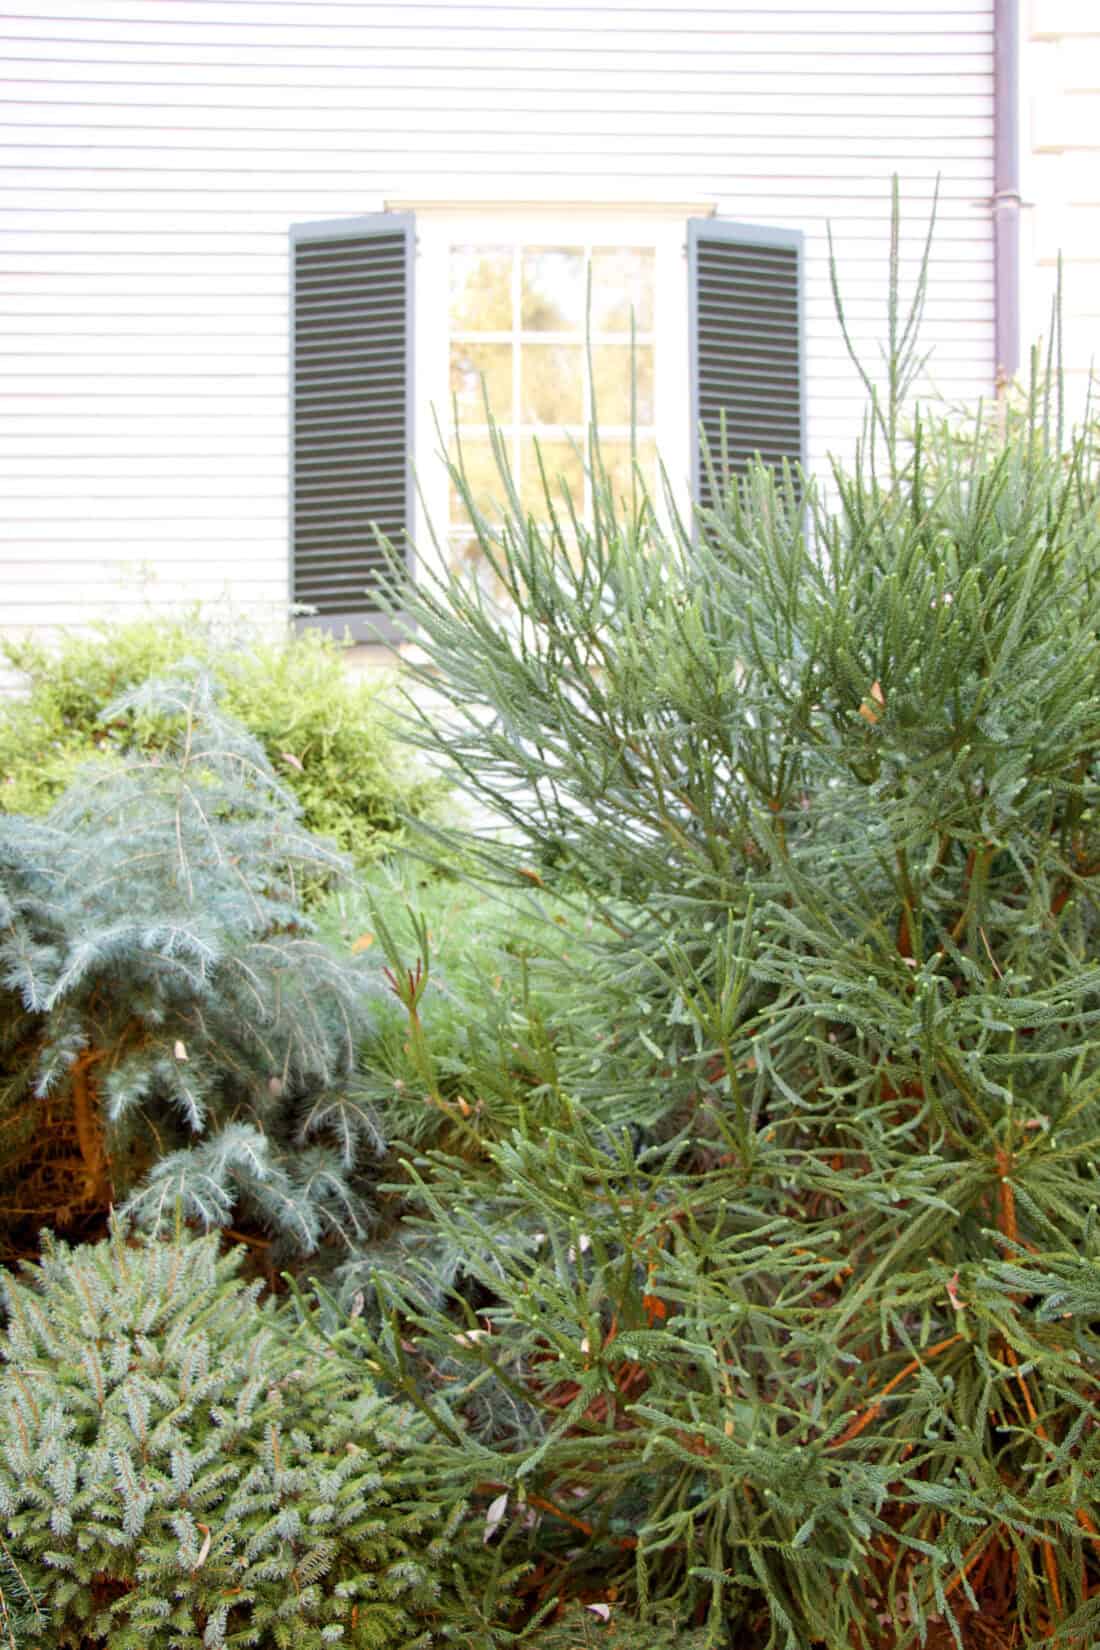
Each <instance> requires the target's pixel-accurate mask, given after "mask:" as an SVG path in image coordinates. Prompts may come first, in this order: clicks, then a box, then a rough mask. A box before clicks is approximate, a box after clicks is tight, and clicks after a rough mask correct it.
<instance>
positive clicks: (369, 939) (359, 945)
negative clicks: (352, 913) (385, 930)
mask: <svg viewBox="0 0 1100 1650" xmlns="http://www.w3.org/2000/svg"><path fill="white" fill-rule="evenodd" d="M373 944H374V935H373V934H360V936H359V938H358V939H357V940H353V941H352V944H351V949H352V951H356V952H357V951H366V950H368V949H369V948H370V947H371V946H372V945H373Z"/></svg>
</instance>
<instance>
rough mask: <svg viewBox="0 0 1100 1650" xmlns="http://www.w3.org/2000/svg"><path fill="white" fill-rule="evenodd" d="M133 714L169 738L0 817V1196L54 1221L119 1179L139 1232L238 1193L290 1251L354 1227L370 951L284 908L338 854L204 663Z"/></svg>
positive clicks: (147, 691)
mask: <svg viewBox="0 0 1100 1650" xmlns="http://www.w3.org/2000/svg"><path fill="white" fill-rule="evenodd" d="M130 712H133V713H135V714H140V715H149V716H154V715H155V716H156V717H158V718H161V719H171V721H172V722H173V723H174V726H175V736H174V740H173V742H172V744H171V745H170V746H169V747H168V748H167V749H165V750H164V751H162V752H160V753H159V754H158V753H154V754H147V753H141V752H139V753H136V754H134V755H132V756H130V757H128V758H127V759H125V760H120V761H118V762H115V763H112V764H110V765H109V766H107V767H105V768H93V769H91V770H88V772H87V773H86V774H85V775H84V776H83V777H82V778H81V779H80V780H78V781H77V782H76V783H75V784H74V785H73V786H71V787H70V789H69V790H68V791H67V792H66V793H65V794H64V796H63V797H62V798H61V800H60V801H59V802H58V803H57V804H56V805H55V806H54V808H53V809H52V810H51V811H50V813H49V814H48V815H47V816H46V817H45V818H44V819H31V818H24V817H22V816H19V815H10V816H3V815H0V1142H2V1146H0V1195H2V1203H3V1209H4V1213H5V1215H6V1217H7V1219H8V1221H9V1223H12V1224H14V1223H16V1222H18V1221H19V1220H21V1219H22V1220H24V1221H28V1220H33V1221H35V1222H36V1223H37V1222H41V1221H42V1220H43V1219H49V1220H50V1221H51V1222H52V1223H53V1224H54V1225H55V1226H56V1227H59V1228H63V1227H64V1226H65V1225H66V1223H67V1222H71V1221H72V1219H73V1218H74V1216H75V1215H76V1214H78V1213H85V1214H86V1213H89V1212H91V1213H92V1214H94V1213H96V1212H99V1213H100V1214H102V1213H103V1212H105V1211H106V1208H107V1206H108V1205H109V1204H110V1203H112V1202H114V1201H117V1200H118V1199H120V1198H121V1197H124V1196H126V1195H127V1194H130V1198H131V1202H130V1207H131V1208H132V1210H133V1211H134V1212H135V1214H136V1215H137V1217H138V1218H139V1219H140V1220H141V1221H142V1222H143V1223H145V1224H147V1225H148V1226H149V1227H150V1229H154V1230H158V1229H161V1228H163V1227H165V1226H167V1227H168V1229H171V1227H172V1225H173V1223H174V1221H175V1219H176V1218H177V1214H178V1213H179V1212H182V1214H183V1215H184V1216H185V1217H186V1218H187V1219H189V1220H194V1221H196V1222H198V1223H199V1224H201V1225H202V1226H205V1227H211V1226H224V1225H227V1224H228V1223H229V1222H230V1221H231V1220H232V1219H233V1218H234V1216H235V1211H236V1210H238V1209H243V1210H244V1211H245V1212H246V1213H247V1214H248V1216H249V1218H251V1219H253V1220H259V1221H260V1222H262V1223H263V1224H264V1225H265V1226H267V1227H269V1228H270V1229H271V1230H272V1231H273V1233H274V1234H275V1236H276V1237H277V1239H278V1240H279V1241H280V1242H281V1243H282V1244H284V1245H285V1246H287V1247H289V1248H291V1249H296V1250H298V1251H307V1252H308V1251H310V1250H312V1249H314V1248H315V1247H316V1246H317V1244H318V1243H319V1242H321V1241H322V1239H324V1238H325V1237H327V1236H328V1237H342V1238H343V1239H344V1240H345V1241H348V1242H350V1241H353V1240H355V1239H357V1238H359V1237H361V1236H362V1235H363V1234H364V1232H365V1230H366V1218H367V1217H366V1210H365V1208H364V1206H363V1203H362V1199H361V1197H360V1195H359V1192H358V1191H357V1189H356V1186H355V1184H354V1177H355V1174H356V1171H357V1169H359V1168H360V1167H361V1166H362V1164H363V1161H364V1160H365V1159H366V1158H369V1156H370V1155H371V1153H373V1152H374V1151H376V1149H377V1147H378V1144H379V1138H378V1134H377V1128H376V1125H375V1122H374V1118H373V1114H372V1113H371V1110H370V1108H369V1106H368V1105H367V1104H366V1102H365V1101H364V1099H363V1098H362V1096H361V1094H359V1093H358V1091H357V1086H356V1079H355V1064H356V1054H357V1047H358V1040H359V1037H360V1035H361V1032H362V1029H363V1027H364V1025H365V1023H366V1015H367V1003H368V999H369V996H370V993H371V990H372V980H373V971H372V970H371V969H370V967H369V964H368V963H367V962H365V961H364V960H363V959H357V958H352V957H348V956H346V955H343V956H342V955H340V954H339V953H338V952H337V951H335V950H333V949H332V948H330V947H329V946H328V945H326V944H325V943H323V942H322V941H321V940H320V939H319V938H318V937H317V935H316V934H315V933H314V932H313V924H312V922H311V920H310V919H309V917H308V916H307V915H306V913H305V912H304V910H303V906H302V890H303V886H304V885H305V884H306V883H308V881H309V880H310V879H311V878H315V877H317V876H320V875H323V876H325V877H332V876H338V875H340V874H342V872H343V870H344V861H343V859H342V857H341V856H340V855H339V853H338V852H337V851H336V850H335V849H334V848H333V847H332V846H331V845H330V844H328V843H326V842H325V841H324V840H323V839H321V838H318V837H315V836H313V835H311V833H310V832H308V831H307V830H306V829H304V827H303V826H302V824H301V820H300V810H299V807H298V805H297V803H296V802H295V800H294V798H293V797H292V796H291V794H290V793H289V791H288V790H287V789H286V787H285V786H284V785H283V784H282V783H281V782H280V781H279V780H278V779H277V778H276V776H275V774H274V772H273V771H272V768H271V766H270V764H269V763H268V761H267V759H266V757H265V756H264V754H263V751H262V750H261V748H260V747H259V745H258V743H257V741H256V740H255V739H254V738H253V737H252V736H251V735H250V734H248V733H247V732H246V731H245V730H244V729H243V728H242V727H241V726H240V725H239V724H238V723H236V722H234V721H233V720H232V719H231V718H229V717H227V716H225V715H224V714H223V713H222V712H221V710H220V708H219V706H218V703H217V699H216V697H215V693H214V689H213V687H212V685H211V683H210V681H209V679H208V678H206V677H205V676H204V675H203V674H202V673H201V672H200V673H198V674H195V673H192V674H191V675H190V676H188V677H180V678H179V679H176V680H168V681H161V682H156V683H150V684H147V685H145V686H144V687H142V688H140V689H138V690H136V691H135V693H133V694H132V695H130V696H128V697H127V698H125V699H123V700H121V701H119V702H118V704H117V705H116V706H114V707H111V708H110V709H109V710H108V713H107V714H108V715H109V716H122V715H125V714H127V713H130ZM66 1131H68V1136H71V1138H72V1142H73V1144H72V1150H71V1157H70V1159H69V1160H67V1161H65V1163H64V1168H65V1170H66V1171H67V1173H66V1174H60V1171H59V1175H60V1183H57V1180H58V1176H55V1181H54V1182H51V1183H50V1184H49V1185H46V1184H45V1182H44V1180H43V1176H44V1174H45V1170H46V1169H47V1168H49V1167H50V1165H51V1162H52V1159H51V1152H52V1150H53V1136H54V1135H57V1136H58V1137H66ZM40 1171H41V1172H40ZM36 1193H40V1194H41V1196H40V1197H39V1198H38V1200H37V1201H36ZM51 1199H52V1201H51Z"/></svg>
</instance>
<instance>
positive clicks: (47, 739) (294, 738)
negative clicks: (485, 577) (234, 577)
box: [0, 614, 444, 865]
mask: <svg viewBox="0 0 1100 1650" xmlns="http://www.w3.org/2000/svg"><path fill="white" fill-rule="evenodd" d="M0 650H2V653H3V656H4V657H5V658H6V659H7V661H8V663H9V664H10V665H13V666H14V667H15V668H16V669H17V670H18V671H20V672H21V673H22V675H23V677H24V679H25V682H26V685H27V693H26V696H25V697H23V698H20V699H12V700H10V701H7V702H5V703H3V704H2V705H0V808H5V809H7V810H8V811H9V812H12V813H42V812H44V811H45V810H46V809H47V808H49V807H50V806H51V805H52V803H53V802H55V801H56V800H57V798H58V796H59V795H60V794H61V792H62V791H63V790H64V789H65V788H66V786H67V785H68V784H69V782H70V780H71V777H72V774H73V769H74V766H75V765H76V764H77V763H79V762H84V761H86V760H87V758H88V757H89V756H91V755H93V754H96V753H97V752H99V753H101V754H105V755H106V754H111V753H114V754H120V755H126V754H129V753H132V752H134V751H136V750H141V749H145V750H151V749H152V750H155V749H158V748H160V747H161V746H162V745H163V744H164V743H165V742H166V741H167V740H169V739H170V738H171V734H172V729H171V725H170V724H166V723H165V722H164V721H163V720H162V719H160V718H157V717H149V716H145V717H139V716H135V714H134V713H133V712H131V711H127V712H125V713H120V714H118V715H113V716H111V717H109V718H108V719H107V720H106V721H104V719H103V716H102V713H103V711H104V710H105V709H106V708H107V706H108V705H110V704H112V703H114V702H115V701H117V700H118V699H120V698H121V697H122V696H123V695H124V694H126V693H128V692H130V691H131V690H132V689H133V688H136V687H140V685H141V684H142V683H143V682H146V681H148V680H150V679H151V678H153V677H156V676H162V675H164V674H165V673H167V672H170V671H172V670H173V669H175V668H177V667H178V666H179V665H180V663H181V662H182V661H183V660H193V661H196V662H198V663H201V664H202V665H203V666H204V667H205V668H206V669H207V670H208V671H209V672H210V673H211V675H212V676H213V677H214V678H215V679H216V680H217V681H218V682H219V684H220V686H221V689H222V703H223V705H224V708H225V710H226V711H227V712H228V713H229V715H231V716H234V717H236V718H237V720H238V721H240V722H243V723H244V725H245V727H246V728H247V729H248V730H249V732H250V733H251V734H253V736H254V737H255V738H256V739H258V740H259V742H260V744H261V745H262V746H263V748H264V750H265V752H266V754H267V757H268V760H269V762H270V763H271V765H272V767H273V768H274V770H275V772H276V773H278V774H279V775H280V777H281V778H282V779H283V780H284V781H285V782H286V783H287V784H288V785H289V786H290V788H291V790H292V791H293V792H294V794H295V795H296V796H297V798H298V801H299V803H300V804H301V807H302V815H303V820H304V822H305V824H306V826H307V827H308V829H310V830H311V831H316V832H319V833H320V834H321V835H323V836H327V837H330V838H331V839H332V840H333V841H334V842H335V843H336V844H337V846H338V847H339V848H341V849H342V850H343V851H344V852H346V853H348V854H350V855H352V857H353V858H354V859H355V860H356V861H357V862H358V863H359V864H362V865H366V864H369V863H370V862H371V861H372V860H374V859H375V858H377V857H378V855H379V854H380V853H383V852H385V851H387V850H388V849H390V848H391V847H393V846H395V845H396V844H397V843H399V842H400V841H401V840H402V838H403V834H404V829H405V816H406V815H413V816H414V817H419V816H425V815H427V816H431V815H433V814H434V813H436V812H437V811H438V809H439V806H440V804H441V801H442V797H443V793H444V787H443V786H442V784H441V783H440V782H439V781H438V780H436V779H433V778H432V777H431V776H430V775H429V774H428V773H427V772H426V771H425V770H424V769H423V768H422V767H420V766H418V765H417V763H416V761H415V759H414V758H413V756H412V753H411V752H409V751H407V750H403V749H402V747H401V746H400V745H399V744H397V743H396V742H395V740H394V737H393V732H392V718H391V715H390V713H389V712H388V711H387V708H386V706H387V699H388V696H389V694H390V691H391V687H390V683H389V681H388V680H387V679H385V678H381V677H374V676H372V677H367V676H363V675H360V676H354V675H351V674H349V673H348V671H347V670H346V669H345V666H344V661H343V649H342V648H341V647H340V646H339V644H337V643H336V642H334V641H333V640H332V639H331V638H329V637H326V636H324V635H322V634H321V633H320V632H318V631H304V632H302V633H301V634H299V635H296V636H291V637H288V638H285V639H279V640H276V641H272V640H264V639H263V637H259V636H255V635H248V634H246V633H239V632H238V631H236V630H235V631H233V632H231V633H229V634H226V633H225V632H224V631H223V630H219V629H218V628H217V627H216V626H215V625H214V624H212V623H209V622H203V621H202V620H201V619H200V617H199V616H198V615H197V614H191V615H188V616H185V617H183V618H155V619H142V620H138V621H135V622H133V623H129V624H100V625H97V626H95V627H93V629H92V630H91V632H90V633H89V634H87V635H72V636H69V637H66V638H65V639H64V640H63V641H62V643H61V645H60V646H58V647H48V646H44V645H43V644H42V643H40V642H36V641H34V640H24V641H20V642H14V641H7V642H4V643H2V644H0Z"/></svg>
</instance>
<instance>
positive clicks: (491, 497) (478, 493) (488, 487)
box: [451, 436, 504, 522]
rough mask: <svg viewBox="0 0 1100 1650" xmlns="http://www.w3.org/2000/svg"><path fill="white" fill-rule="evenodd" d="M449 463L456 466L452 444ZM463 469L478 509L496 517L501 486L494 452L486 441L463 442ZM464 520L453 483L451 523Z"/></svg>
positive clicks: (465, 437) (467, 437)
mask: <svg viewBox="0 0 1100 1650" xmlns="http://www.w3.org/2000/svg"><path fill="white" fill-rule="evenodd" d="M451 463H452V464H457V463H458V448H457V446H456V444H455V443H454V442H452V443H451ZM462 465H463V469H464V471H465V475H466V484H467V486H468V487H469V488H470V491H471V492H472V493H473V496H474V503H475V505H476V506H477V508H478V509H479V510H480V511H482V513H483V514H485V515H487V516H490V517H491V516H495V515H497V514H498V513H499V509H498V506H499V503H500V501H501V500H503V498H504V483H503V481H502V480H501V478H500V474H499V472H498V470H497V466H496V460H495V459H494V457H493V450H492V448H491V446H490V445H489V442H488V441H487V440H485V441H478V440H476V439H474V438H473V437H472V436H463V438H462ZM464 520H466V510H465V506H464V505H463V502H462V497H461V494H460V493H459V491H458V489H457V488H456V486H455V484H454V481H453V480H452V482H451V521H452V522H460V521H464Z"/></svg>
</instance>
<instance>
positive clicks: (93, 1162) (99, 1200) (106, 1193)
mask: <svg viewBox="0 0 1100 1650" xmlns="http://www.w3.org/2000/svg"><path fill="white" fill-rule="evenodd" d="M98 1059H99V1054H98V1052H97V1051H96V1050H92V1049H86V1050H85V1051H84V1053H83V1054H81V1055H79V1056H78V1057H77V1060H76V1062H75V1064H74V1065H73V1068H72V1077H71V1089H72V1097H73V1120H74V1122H75V1124H76V1139H77V1144H78V1146H79V1147H80V1156H81V1158H82V1159H83V1162H84V1171H85V1183H84V1195H85V1197H86V1199H87V1200H88V1201H89V1202H90V1203H94V1204H95V1205H97V1206H98V1207H100V1208H106V1207H107V1206H108V1205H109V1204H110V1202H111V1198H112V1187H111V1165H110V1159H109V1158H108V1156H107V1143H106V1138H105V1131H104V1128H103V1117H102V1113H101V1110H100V1105H99V1089H98V1085H97V1083H96V1081H95V1078H94V1077H93V1075H92V1068H93V1067H94V1065H95V1064H96V1061H97V1060H98Z"/></svg>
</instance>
